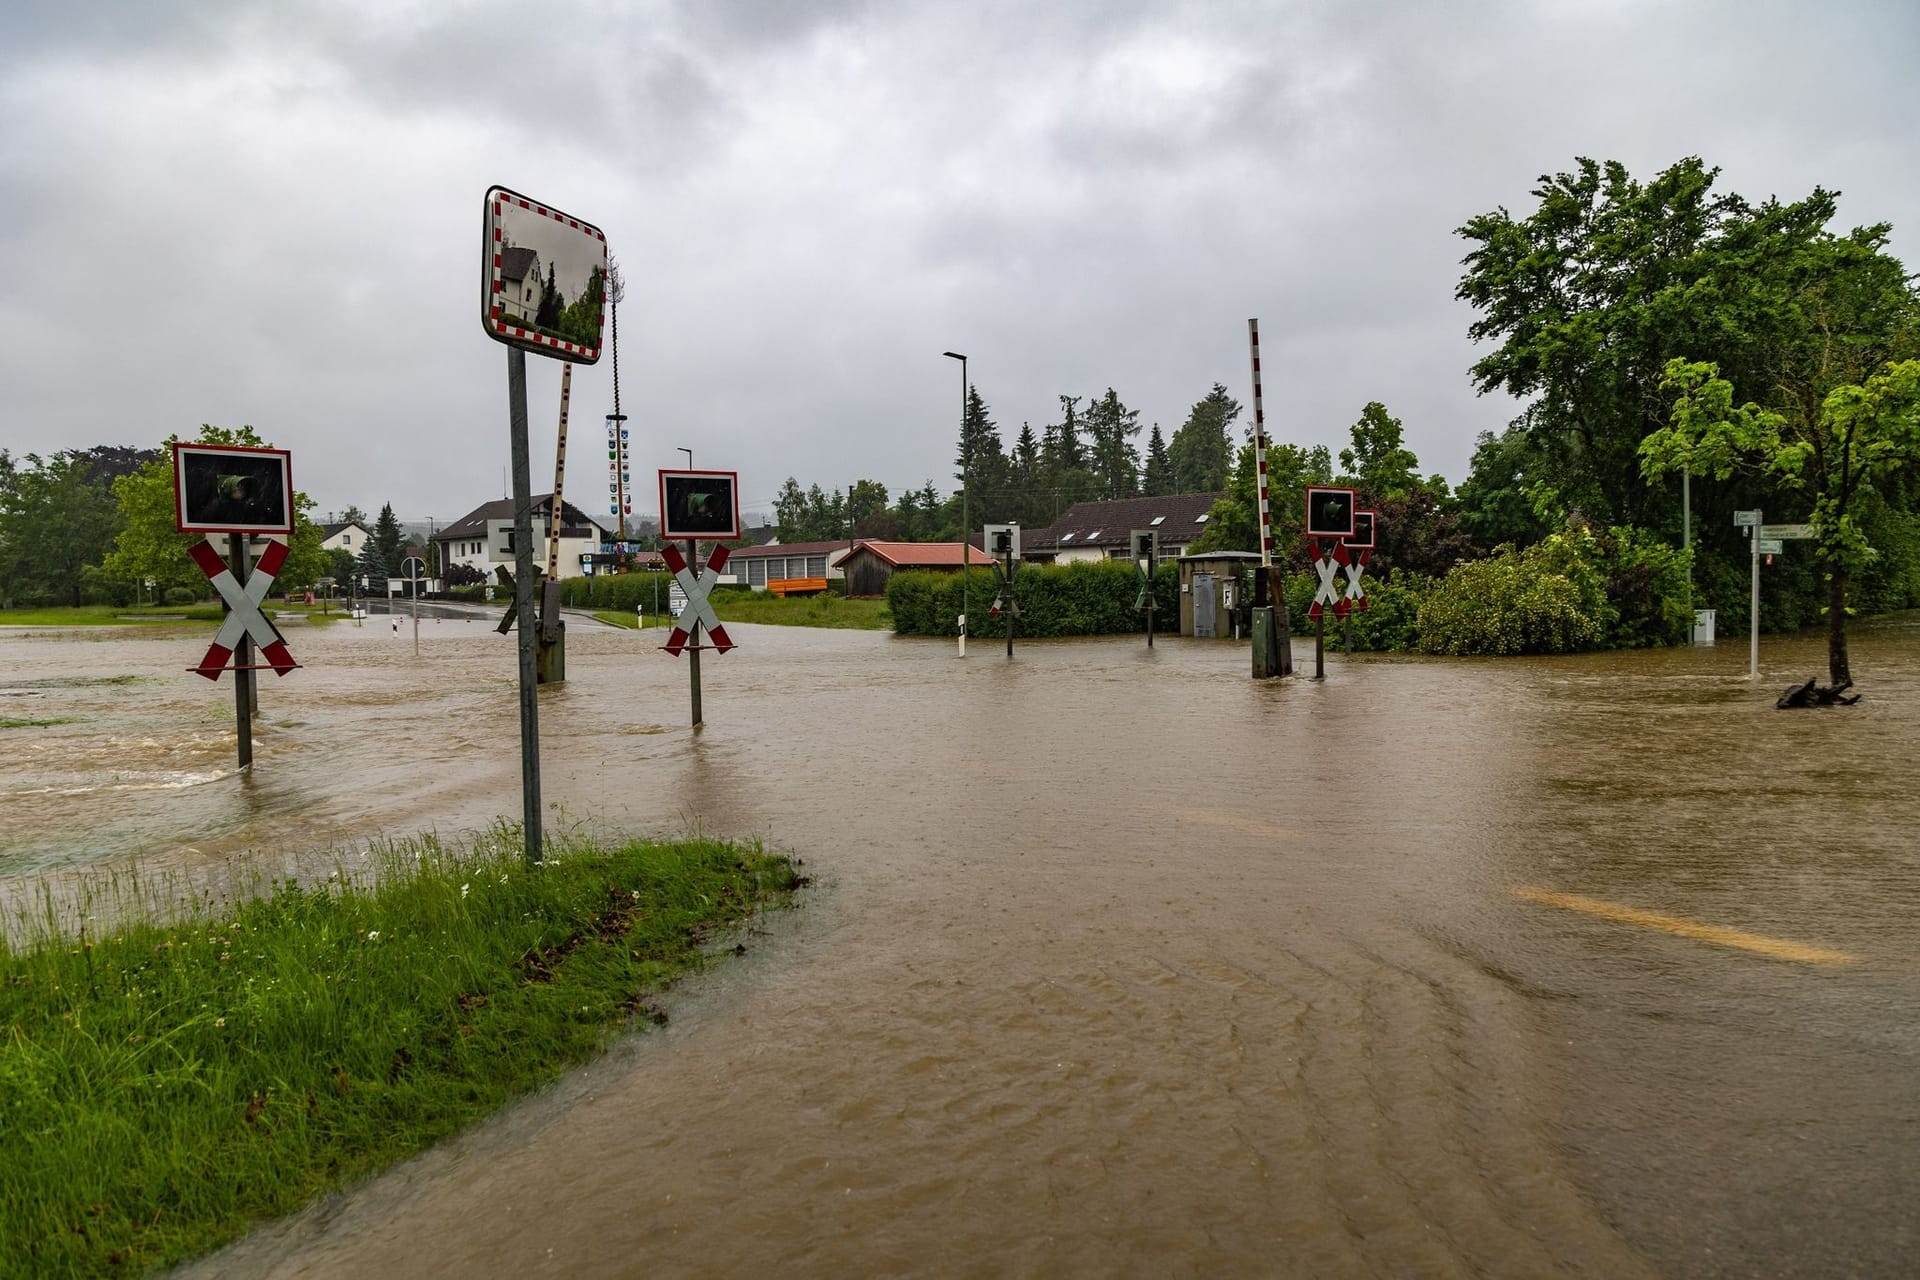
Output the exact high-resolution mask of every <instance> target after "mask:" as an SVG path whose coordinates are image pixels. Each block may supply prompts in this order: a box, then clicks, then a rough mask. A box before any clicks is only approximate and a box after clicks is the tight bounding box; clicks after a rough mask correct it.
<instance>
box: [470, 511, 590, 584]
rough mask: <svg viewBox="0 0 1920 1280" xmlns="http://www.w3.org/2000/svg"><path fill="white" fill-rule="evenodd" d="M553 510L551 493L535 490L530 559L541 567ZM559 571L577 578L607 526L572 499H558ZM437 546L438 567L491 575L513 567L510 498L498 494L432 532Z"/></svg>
mask: <svg viewBox="0 0 1920 1280" xmlns="http://www.w3.org/2000/svg"><path fill="white" fill-rule="evenodd" d="M552 510H553V495H552V494H550V493H542V494H536V495H535V496H534V499H533V559H534V563H535V565H536V566H537V567H538V568H539V569H540V571H541V572H543V573H544V572H545V571H546V567H547V535H548V523H547V519H548V515H549V513H550V512H551V511H552ZM560 515H561V519H560V576H561V577H562V578H578V577H581V576H583V575H584V574H585V573H586V572H587V568H586V566H587V561H586V560H585V559H584V558H583V557H587V556H591V555H592V554H593V553H594V552H596V551H598V550H599V549H600V543H601V541H602V540H603V539H604V538H605V536H606V534H605V531H604V530H602V529H601V527H600V525H599V524H598V523H596V522H595V521H594V520H593V519H592V518H590V517H589V516H588V515H587V514H586V513H585V512H583V511H581V510H580V508H578V507H576V506H574V505H573V504H572V503H571V502H562V503H561V504H560ZM433 543H434V545H435V546H437V547H439V548H440V564H441V566H442V572H443V573H444V572H445V571H446V570H448V569H451V568H452V567H453V566H454V565H465V566H467V567H468V568H471V569H475V570H478V571H479V572H480V573H481V574H484V575H485V576H486V577H487V578H488V579H489V580H491V579H492V578H493V571H494V569H496V568H497V567H499V566H501V565H505V566H506V568H507V571H508V572H509V573H511V572H513V566H514V559H515V557H514V549H513V499H512V498H498V499H495V500H494V501H492V502H483V503H481V504H480V505H479V506H477V507H475V508H474V509H473V510H471V511H469V512H467V514H466V515H464V516H461V517H460V518H459V519H458V520H455V521H454V522H453V523H452V524H450V525H448V526H447V527H446V528H444V529H442V530H440V531H439V532H438V533H436V534H434V535H433Z"/></svg>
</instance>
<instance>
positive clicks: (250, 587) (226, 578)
mask: <svg viewBox="0 0 1920 1280" xmlns="http://www.w3.org/2000/svg"><path fill="white" fill-rule="evenodd" d="M239 554H241V555H245V554H246V552H245V551H244V550H242V551H241V552H240V553H239ZM192 555H193V562H194V563H195V564H197V565H199V566H200V571H201V572H202V573H204V574H206V575H207V578H208V579H209V580H210V581H211V582H212V583H213V589H214V590H215V591H218V592H219V593H220V598H221V599H222V600H224V601H226V602H227V608H229V609H230V610H232V612H231V613H229V614H227V617H226V620H225V621H224V622H222V623H221V624H220V630H219V631H218V632H217V633H215V635H214V637H213V643H212V644H211V645H209V646H208V647H207V655H206V657H204V658H202V659H201V660H200V665H199V666H198V667H195V668H193V670H194V671H195V672H196V673H197V674H199V675H203V676H205V677H206V678H207V679H209V680H218V679H219V678H220V673H221V672H223V671H225V670H227V663H228V661H229V660H231V659H232V657H233V651H234V649H235V648H237V647H238V646H239V644H240V638H241V637H242V636H250V637H252V639H253V641H254V643H255V644H257V645H259V646H260V656H261V657H263V658H265V659H266V660H267V661H266V665H268V666H270V667H272V668H273V670H274V674H275V675H282V676H284V675H285V674H287V672H289V671H292V670H293V669H294V668H295V667H298V666H299V665H300V664H299V663H297V662H295V661H294V660H293V655H292V654H291V653H289V652H287V641H286V638H285V637H284V636H282V635H281V634H280V631H279V628H277V627H275V626H274V625H273V623H272V622H271V621H270V620H269V619H268V618H267V615H266V614H264V613H262V612H260V602H261V601H262V600H265V599H266V598H267V593H268V592H269V591H271V590H272V589H273V579H274V577H275V575H277V574H278V573H279V572H280V567H281V566H282V565H284V564H285V563H286V562H287V544H286V543H284V542H281V541H280V540H279V539H278V538H275V539H273V540H272V541H270V542H268V543H267V549H266V550H265V551H264V552H262V553H261V556H260V563H259V564H257V565H255V566H254V570H253V572H252V573H251V574H249V575H248V577H247V581H246V584H245V585H244V586H243V585H242V584H241V583H239V582H238V581H236V580H235V579H234V576H233V570H231V569H229V568H228V567H227V563H226V561H224V560H222V559H221V558H220V553H219V552H218V551H215V550H214V549H213V544H212V543H210V542H207V541H205V540H204V539H203V540H202V541H200V542H197V543H195V544H194V545H193V548H192Z"/></svg>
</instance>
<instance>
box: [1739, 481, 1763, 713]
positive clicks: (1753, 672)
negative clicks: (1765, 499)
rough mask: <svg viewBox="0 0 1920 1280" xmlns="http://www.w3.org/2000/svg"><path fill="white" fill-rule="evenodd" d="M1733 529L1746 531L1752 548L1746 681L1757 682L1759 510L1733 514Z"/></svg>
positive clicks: (1758, 653) (1758, 670)
mask: <svg viewBox="0 0 1920 1280" xmlns="http://www.w3.org/2000/svg"><path fill="white" fill-rule="evenodd" d="M1733 527H1734V528H1736V529H1745V530H1746V531H1747V539H1748V541H1749V542H1750V543H1751V545H1752V548H1753V552H1752V557H1751V558H1752V560H1753V602H1752V611H1753V617H1752V619H1751V620H1750V621H1749V623H1748V627H1747V630H1748V637H1747V679H1749V680H1758V679H1759V678H1760V539H1759V537H1758V536H1757V535H1758V533H1759V531H1760V527H1761V519H1760V509H1759V508H1758V507H1755V508H1754V509H1753V510H1752V511H1736V512H1734V513H1733Z"/></svg>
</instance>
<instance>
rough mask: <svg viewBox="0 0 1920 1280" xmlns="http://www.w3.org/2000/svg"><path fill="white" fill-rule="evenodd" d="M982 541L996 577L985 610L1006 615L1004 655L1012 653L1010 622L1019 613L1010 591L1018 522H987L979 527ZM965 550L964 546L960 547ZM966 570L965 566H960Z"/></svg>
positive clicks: (1017, 547) (1017, 551)
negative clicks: (988, 606)
mask: <svg viewBox="0 0 1920 1280" xmlns="http://www.w3.org/2000/svg"><path fill="white" fill-rule="evenodd" d="M981 534H982V535H983V536H982V537H981V539H980V541H981V544H982V545H984V546H985V547H986V549H987V554H988V555H990V556H993V557H995V559H994V562H993V576H994V577H995V579H997V582H996V583H995V586H996V587H997V590H995V592H994V595H993V607H992V608H991V609H989V610H988V611H987V612H988V613H989V615H990V616H992V617H996V618H997V617H999V616H1000V615H1001V614H1003V613H1004V614H1006V615H1007V656H1008V657H1009V658H1011V657H1012V656H1013V626H1014V622H1015V620H1017V619H1018V618H1019V617H1020V602H1019V601H1018V600H1016V599H1014V595H1013V574H1014V570H1015V568H1016V567H1017V562H1018V561H1019V559H1020V526H1019V525H1017V524H990V525H987V526H985V527H984V528H983V529H982V530H981ZM963 550H964V548H963ZM961 572H962V573H965V572H966V570H965V568H962V569H961Z"/></svg>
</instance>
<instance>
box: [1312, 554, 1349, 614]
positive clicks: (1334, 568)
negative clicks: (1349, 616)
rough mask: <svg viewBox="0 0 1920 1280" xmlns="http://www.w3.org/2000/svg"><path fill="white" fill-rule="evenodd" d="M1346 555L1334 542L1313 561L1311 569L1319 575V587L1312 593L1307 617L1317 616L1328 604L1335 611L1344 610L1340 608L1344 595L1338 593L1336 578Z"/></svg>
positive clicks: (1345, 561)
mask: <svg viewBox="0 0 1920 1280" xmlns="http://www.w3.org/2000/svg"><path fill="white" fill-rule="evenodd" d="M1347 555H1348V552H1347V549H1346V548H1345V547H1343V546H1340V545H1338V544H1335V546H1334V548H1333V549H1332V550H1331V551H1326V552H1325V553H1324V554H1322V555H1321V557H1320V558H1319V559H1318V560H1315V561H1314V562H1313V571H1314V572H1315V573H1317V574H1319V575H1320V589H1319V590H1317V591H1315V592H1314V593H1313V603H1312V604H1311V605H1309V606H1308V607H1307V616H1308V617H1309V618H1318V617H1319V616H1320V614H1321V611H1322V610H1323V609H1324V608H1325V607H1326V606H1329V605H1330V606H1332V607H1333V609H1334V611H1335V612H1340V613H1343V612H1344V610H1342V609H1341V608H1340V605H1341V603H1342V600H1343V598H1344V597H1342V595H1341V594H1340V587H1339V586H1338V584H1337V581H1336V580H1337V578H1338V576H1339V571H1340V566H1342V565H1344V564H1346V563H1347Z"/></svg>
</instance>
